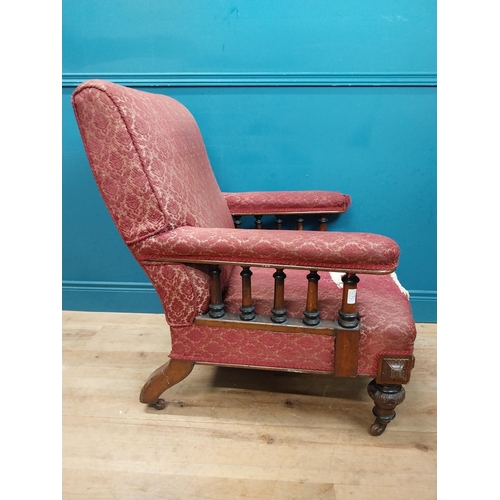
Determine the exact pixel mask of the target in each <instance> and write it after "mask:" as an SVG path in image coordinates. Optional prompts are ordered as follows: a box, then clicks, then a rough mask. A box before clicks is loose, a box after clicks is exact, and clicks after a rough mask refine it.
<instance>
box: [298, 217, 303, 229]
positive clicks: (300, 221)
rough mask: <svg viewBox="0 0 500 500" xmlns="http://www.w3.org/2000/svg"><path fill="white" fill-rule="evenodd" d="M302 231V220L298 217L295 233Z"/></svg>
mask: <svg viewBox="0 0 500 500" xmlns="http://www.w3.org/2000/svg"><path fill="white" fill-rule="evenodd" d="M303 230H304V219H303V217H301V216H300V215H299V217H297V231H303Z"/></svg>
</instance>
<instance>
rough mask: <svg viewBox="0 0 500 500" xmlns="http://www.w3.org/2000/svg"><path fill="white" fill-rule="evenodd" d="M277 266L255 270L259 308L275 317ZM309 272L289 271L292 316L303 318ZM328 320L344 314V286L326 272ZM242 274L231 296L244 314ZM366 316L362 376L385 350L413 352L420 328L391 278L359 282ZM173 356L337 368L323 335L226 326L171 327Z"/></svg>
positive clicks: (230, 302) (229, 301)
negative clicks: (274, 277) (417, 326)
mask: <svg viewBox="0 0 500 500" xmlns="http://www.w3.org/2000/svg"><path fill="white" fill-rule="evenodd" d="M273 272H274V270H273V269H264V268H254V269H253V276H252V296H253V300H254V306H255V312H256V313H257V314H262V315H266V316H269V315H270V314H271V309H272V307H273V290H274V289H273V286H274V279H273V277H272V275H273ZM306 274H307V272H306V271H300V270H287V271H286V275H287V278H286V280H285V299H286V308H287V315H288V316H290V317H295V318H301V317H302V314H303V311H304V308H305V299H306V294H307V279H306ZM320 276H321V279H320V281H319V305H320V310H321V311H322V314H321V318H322V319H336V318H338V310H339V309H340V306H341V302H342V290H341V289H340V288H338V287H337V285H336V284H335V283H334V282H333V281H332V279H331V278H330V275H329V273H324V272H322V273H320ZM240 280H241V278H240V276H239V272H237V268H234V272H233V273H232V275H231V277H230V279H229V281H228V291H227V294H226V296H225V300H224V302H225V304H226V311H227V312H234V313H238V312H239V307H240V305H241V281H240ZM357 295H358V307H359V314H360V320H361V323H360V324H361V328H360V352H359V361H358V374H359V375H370V376H375V375H376V373H377V363H378V358H379V357H380V355H381V354H412V353H413V344H414V341H415V337H416V327H415V323H414V321H413V318H412V313H411V306H410V303H409V301H408V299H407V297H406V296H405V295H404V294H403V293H402V292H401V291H400V290H399V288H398V286H397V285H396V284H395V283H394V281H393V280H392V278H391V277H390V276H371V275H363V276H361V279H360V282H359V285H358V294H357ZM171 334H172V353H171V357H173V358H179V359H194V360H197V361H206V362H213V363H222V364H224V363H229V364H251V365H258V366H268V367H273V366H276V367H283V368H291V369H312V370H325V371H333V370H334V339H333V338H332V337H329V336H323V335H307V334H295V333H272V332H260V331H255V330H239V329H220V328H211V327H206V326H203V327H202V326H195V327H193V328H171Z"/></svg>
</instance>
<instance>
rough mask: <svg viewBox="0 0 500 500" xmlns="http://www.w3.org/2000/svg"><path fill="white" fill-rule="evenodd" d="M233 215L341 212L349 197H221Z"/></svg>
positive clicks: (287, 194) (295, 193)
mask: <svg viewBox="0 0 500 500" xmlns="http://www.w3.org/2000/svg"><path fill="white" fill-rule="evenodd" d="M222 194H223V195H224V198H225V199H226V201H227V204H228V206H229V210H230V211H231V213H232V214H234V215H252V214H255V215H263V214H286V213H301V214H305V213H308V212H314V213H328V212H345V211H346V210H347V209H348V207H349V205H350V204H351V198H350V196H348V195H346V194H342V193H339V192H331V191H273V192H265V191H254V192H247V193H222Z"/></svg>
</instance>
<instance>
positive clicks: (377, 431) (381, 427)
mask: <svg viewBox="0 0 500 500" xmlns="http://www.w3.org/2000/svg"><path fill="white" fill-rule="evenodd" d="M386 427H387V424H381V423H379V422H374V423H373V424H372V426H371V427H370V434H371V435H372V436H380V435H381V434H383V432H384V431H385V429H386Z"/></svg>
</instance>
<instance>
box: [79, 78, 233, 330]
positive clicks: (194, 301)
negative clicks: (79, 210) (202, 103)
mask: <svg viewBox="0 0 500 500" xmlns="http://www.w3.org/2000/svg"><path fill="white" fill-rule="evenodd" d="M72 103H73V109H74V111H75V116H76V120H77V122H78V126H79V129H80V134H81V136H82V139H83V143H84V146H85V150H86V152H87V157H88V159H89V163H90V166H91V169H92V172H93V174H94V178H95V180H96V183H97V186H98V187H99V190H100V192H101V195H102V197H103V199H104V202H105V203H106V206H107V208H108V210H109V212H110V214H111V217H112V218H113V220H114V222H115V224H116V226H117V228H118V230H119V231H120V234H121V235H122V237H123V239H124V240H125V242H126V243H127V245H129V248H131V250H133V245H132V246H131V244H132V243H134V242H138V241H141V240H144V239H145V238H147V237H148V236H152V235H154V234H157V233H161V232H164V231H169V230H171V229H175V228H177V227H181V226H198V227H217V228H225V227H227V228H234V224H233V219H232V217H231V214H230V212H229V208H228V206H227V203H226V201H225V199H224V197H223V196H222V193H221V191H220V189H219V185H218V184H217V181H216V179H215V177H214V174H213V171H212V168H211V166H210V162H209V160H208V157H207V153H206V150H205V145H204V143H203V139H202V137H201V134H200V131H199V129H198V125H197V124H196V122H195V120H194V118H193V116H192V115H191V114H190V112H189V111H188V110H187V109H186V108H185V107H184V106H183V105H182V104H180V103H179V102H177V101H175V100H174V99H172V98H170V97H166V96H163V95H160V94H154V93H150V92H141V91H139V90H134V89H130V88H127V87H123V86H121V85H116V84H114V83H111V82H106V81H101V80H89V81H87V82H85V83H83V84H81V85H80V86H79V87H78V88H77V89H76V90H75V91H74V93H73V96H72ZM141 265H142V266H143V268H144V270H145V271H146V273H147V274H148V276H149V278H150V279H151V281H152V283H153V285H154V287H155V289H156V291H157V292H158V295H159V296H160V299H161V301H162V304H163V307H164V310H165V314H166V317H167V321H168V322H169V323H170V324H171V325H188V324H191V323H192V321H193V318H194V316H195V315H197V314H201V313H202V312H206V310H207V308H208V303H209V294H210V293H209V289H210V286H209V278H208V275H207V274H206V273H204V272H202V271H200V270H198V269H195V268H192V267H189V266H185V265H173V264H161V265H148V264H147V263H143V262H141ZM229 274H230V268H229V267H227V266H224V268H223V272H222V276H221V283H222V286H224V284H225V282H226V281H227V279H228V277H229ZM180 298H182V300H181V303H179V299H180Z"/></svg>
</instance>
